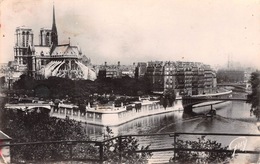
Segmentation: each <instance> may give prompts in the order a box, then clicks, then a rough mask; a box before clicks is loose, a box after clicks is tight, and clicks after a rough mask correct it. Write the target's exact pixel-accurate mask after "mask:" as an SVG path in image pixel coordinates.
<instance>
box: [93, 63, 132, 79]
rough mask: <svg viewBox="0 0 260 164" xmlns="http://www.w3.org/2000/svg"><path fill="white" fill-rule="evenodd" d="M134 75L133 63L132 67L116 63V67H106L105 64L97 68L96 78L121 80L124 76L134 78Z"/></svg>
mask: <svg viewBox="0 0 260 164" xmlns="http://www.w3.org/2000/svg"><path fill="white" fill-rule="evenodd" d="M134 75H135V63H134V64H133V65H121V64H120V62H118V64H117V65H113V64H112V65H108V64H107V62H105V64H104V65H100V66H99V70H98V78H122V77H125V76H128V77H132V78H133V77H134Z"/></svg>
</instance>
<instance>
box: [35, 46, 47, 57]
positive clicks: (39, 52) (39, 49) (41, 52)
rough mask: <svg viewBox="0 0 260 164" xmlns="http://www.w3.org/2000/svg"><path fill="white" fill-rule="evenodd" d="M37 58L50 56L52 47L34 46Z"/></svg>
mask: <svg viewBox="0 0 260 164" xmlns="http://www.w3.org/2000/svg"><path fill="white" fill-rule="evenodd" d="M34 52H35V55H36V56H50V47H47V46H34Z"/></svg>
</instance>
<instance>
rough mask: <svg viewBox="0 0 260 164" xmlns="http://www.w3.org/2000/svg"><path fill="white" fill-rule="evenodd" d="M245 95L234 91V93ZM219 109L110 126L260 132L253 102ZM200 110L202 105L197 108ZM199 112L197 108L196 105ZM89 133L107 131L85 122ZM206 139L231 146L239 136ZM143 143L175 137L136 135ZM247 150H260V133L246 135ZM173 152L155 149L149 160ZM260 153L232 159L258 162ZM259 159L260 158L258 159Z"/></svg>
mask: <svg viewBox="0 0 260 164" xmlns="http://www.w3.org/2000/svg"><path fill="white" fill-rule="evenodd" d="M241 96H244V95H241V94H233V97H241ZM216 109H217V115H216V116H215V117H213V118H206V117H189V116H187V115H185V114H184V113H183V111H175V112H171V113H166V114H160V115H154V116H149V117H144V118H140V119H136V120H133V121H131V122H128V123H126V124H123V125H121V126H118V127H111V129H112V130H113V132H114V135H120V134H150V133H169V132H191V133H192V132H194V133H238V134H239V133H243V134H260V131H259V130H258V126H257V120H256V118H255V116H254V115H250V104H247V103H245V102H239V101H233V102H228V103H225V106H222V107H220V108H216ZM197 110H198V111H199V109H197ZM194 112H196V109H194ZM85 128H86V131H87V132H88V134H89V135H90V137H92V138H93V139H94V138H99V137H100V136H101V134H102V133H104V131H105V128H104V127H101V126H94V125H87V124H86V125H85ZM198 137H199V136H194V135H193V136H188V135H181V136H179V139H183V140H185V139H189V140H194V139H197V138H198ZM206 138H207V139H211V140H216V141H217V142H220V143H222V145H223V146H229V145H230V143H231V142H232V141H233V140H234V139H236V138H237V137H234V136H232V137H230V136H206ZM137 139H138V140H139V143H140V145H151V146H150V148H151V149H153V148H166V147H172V143H173V137H170V136H169V135H163V136H148V137H137ZM245 140H246V145H245V150H260V137H245ZM172 156H173V152H172V151H169V152H156V153H153V157H152V159H150V160H149V162H150V163H164V162H168V161H169V159H170V157H172ZM258 159H259V155H250V154H239V155H238V156H237V157H236V158H234V159H232V160H230V163H256V162H257V161H258ZM259 161H260V160H259Z"/></svg>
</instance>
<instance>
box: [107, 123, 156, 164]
mask: <svg viewBox="0 0 260 164" xmlns="http://www.w3.org/2000/svg"><path fill="white" fill-rule="evenodd" d="M113 137H114V136H113V132H112V130H111V129H110V128H109V127H106V133H105V134H104V140H108V141H106V142H105V145H104V160H105V161H106V162H107V163H111V164H114V163H120V159H119V156H120V154H121V156H122V159H121V163H126V164H136V163H138V164H142V163H148V159H149V158H151V156H152V153H150V152H143V153H135V152H134V151H136V150H139V144H138V140H137V139H135V138H133V137H131V136H127V137H121V138H120V137H116V138H114V139H113ZM109 139H111V140H109ZM120 139H121V148H120V141H119V140H120ZM148 149H149V145H148V146H142V147H141V150H148Z"/></svg>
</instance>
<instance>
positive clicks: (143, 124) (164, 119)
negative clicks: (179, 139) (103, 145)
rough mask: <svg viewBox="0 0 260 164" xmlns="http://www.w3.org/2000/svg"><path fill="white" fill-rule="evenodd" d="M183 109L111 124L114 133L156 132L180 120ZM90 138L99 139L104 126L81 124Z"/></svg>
mask: <svg viewBox="0 0 260 164" xmlns="http://www.w3.org/2000/svg"><path fill="white" fill-rule="evenodd" d="M182 115H183V111H175V112H170V113H164V114H159V115H152V116H149V117H143V118H139V119H136V120H133V121H130V122H128V123H125V124H122V125H120V126H111V127H110V128H111V129H112V130H113V133H114V135H115V136H116V135H124V134H149V133H157V131H158V130H159V129H160V128H161V127H165V126H167V125H169V124H171V123H173V122H177V121H181V120H182ZM83 126H84V127H85V129H86V131H87V133H88V134H89V136H90V137H91V138H96V139H99V138H100V137H101V136H102V134H104V132H105V129H106V128H105V127H104V126H97V125H90V124H83Z"/></svg>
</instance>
